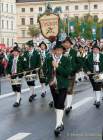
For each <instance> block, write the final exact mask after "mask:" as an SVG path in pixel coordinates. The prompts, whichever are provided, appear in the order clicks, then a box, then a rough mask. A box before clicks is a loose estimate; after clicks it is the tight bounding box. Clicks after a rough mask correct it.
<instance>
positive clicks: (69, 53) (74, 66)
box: [62, 37, 78, 115]
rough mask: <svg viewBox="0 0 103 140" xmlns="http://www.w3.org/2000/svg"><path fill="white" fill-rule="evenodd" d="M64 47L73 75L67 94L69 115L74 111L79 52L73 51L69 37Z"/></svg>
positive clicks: (64, 42) (70, 77)
mask: <svg viewBox="0 0 103 140" xmlns="http://www.w3.org/2000/svg"><path fill="white" fill-rule="evenodd" d="M62 45H63V47H64V49H65V52H64V55H65V56H67V57H68V58H69V59H70V63H71V67H70V69H71V75H70V76H69V83H70V84H69V87H68V92H67V97H66V106H65V113H66V115H68V113H69V112H70V111H71V109H72V98H73V88H74V83H75V74H76V72H77V71H78V66H77V63H78V62H77V52H76V50H75V49H73V43H72V41H71V39H70V38H69V37H66V38H65V39H64V40H63V41H62Z"/></svg>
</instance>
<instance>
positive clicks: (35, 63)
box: [23, 43, 41, 102]
mask: <svg viewBox="0 0 103 140" xmlns="http://www.w3.org/2000/svg"><path fill="white" fill-rule="evenodd" d="M23 57H24V62H25V71H27V72H26V76H25V77H26V81H27V85H28V86H29V88H30V97H29V102H32V101H33V100H34V98H35V97H36V94H35V93H34V87H35V77H34V75H36V70H37V69H38V68H39V67H40V63H41V60H40V55H39V53H38V52H37V51H36V50H35V48H34V45H33V43H31V44H28V51H26V52H25V53H24V56H23ZM28 71H29V72H28Z"/></svg>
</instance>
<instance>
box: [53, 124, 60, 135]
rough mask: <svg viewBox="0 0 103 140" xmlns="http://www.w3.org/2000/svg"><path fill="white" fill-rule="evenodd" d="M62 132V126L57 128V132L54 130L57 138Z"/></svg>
mask: <svg viewBox="0 0 103 140" xmlns="http://www.w3.org/2000/svg"><path fill="white" fill-rule="evenodd" d="M60 132H61V126H59V127H57V128H56V129H55V130H54V134H55V136H56V137H58V136H60Z"/></svg>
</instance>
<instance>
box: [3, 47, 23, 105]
mask: <svg viewBox="0 0 103 140" xmlns="http://www.w3.org/2000/svg"><path fill="white" fill-rule="evenodd" d="M12 54H13V55H12V56H11V57H10V58H9V60H8V66H7V69H6V71H7V74H9V77H11V82H12V81H13V82H12V83H11V84H12V89H13V91H14V92H15V93H16V102H15V103H14V104H13V106H14V107H19V106H20V102H21V78H22V74H19V73H21V72H23V69H24V68H23V64H24V62H23V58H22V57H21V56H20V49H19V48H18V47H14V48H13V50H12Z"/></svg>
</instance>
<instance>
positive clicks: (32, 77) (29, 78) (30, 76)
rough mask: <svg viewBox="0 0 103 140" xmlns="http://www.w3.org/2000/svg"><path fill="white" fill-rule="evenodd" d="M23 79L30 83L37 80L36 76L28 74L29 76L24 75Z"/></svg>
mask: <svg viewBox="0 0 103 140" xmlns="http://www.w3.org/2000/svg"><path fill="white" fill-rule="evenodd" d="M25 79H26V81H27V82H31V81H34V80H36V79H37V74H30V75H26V76H25Z"/></svg>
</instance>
